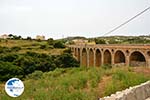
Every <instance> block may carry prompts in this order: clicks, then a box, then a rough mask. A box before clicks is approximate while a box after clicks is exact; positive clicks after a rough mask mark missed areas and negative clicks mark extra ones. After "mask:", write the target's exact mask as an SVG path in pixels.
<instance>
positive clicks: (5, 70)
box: [0, 61, 23, 81]
mask: <svg viewBox="0 0 150 100" xmlns="http://www.w3.org/2000/svg"><path fill="white" fill-rule="evenodd" d="M22 74H23V69H22V68H21V67H18V66H16V65H13V64H12V63H10V62H2V61H0V81H6V80H8V79H10V78H12V77H18V78H22V77H23V76H22Z"/></svg>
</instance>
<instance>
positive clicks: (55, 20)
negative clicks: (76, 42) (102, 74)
mask: <svg viewBox="0 0 150 100" xmlns="http://www.w3.org/2000/svg"><path fill="white" fill-rule="evenodd" d="M149 6H150V0H0V34H3V33H8V34H9V33H13V34H16V35H21V36H23V37H27V36H31V37H33V38H34V37H35V36H36V35H45V36H46V37H47V38H50V37H52V38H55V39H56V38H62V37H68V36H85V37H97V36H103V34H105V33H106V32H108V31H110V30H112V29H113V28H114V27H116V26H118V25H119V24H121V23H123V22H124V21H126V20H128V19H129V18H131V17H133V16H134V15H136V14H137V13H139V12H141V11H142V10H144V9H145V8H147V7H149ZM149 34H150V10H149V11H147V12H145V13H144V14H143V15H141V16H139V17H138V18H136V19H134V20H133V21H131V22H130V23H128V24H127V25H125V26H123V27H122V28H120V29H118V30H116V31H115V32H113V33H111V34H109V35H149Z"/></svg>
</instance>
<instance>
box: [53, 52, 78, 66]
mask: <svg viewBox="0 0 150 100" xmlns="http://www.w3.org/2000/svg"><path fill="white" fill-rule="evenodd" d="M54 62H55V64H56V65H57V67H59V68H68V67H79V62H78V61H77V60H76V59H75V58H74V57H73V56H72V55H71V54H69V53H64V54H62V55H59V56H57V57H56V59H55V60H54Z"/></svg>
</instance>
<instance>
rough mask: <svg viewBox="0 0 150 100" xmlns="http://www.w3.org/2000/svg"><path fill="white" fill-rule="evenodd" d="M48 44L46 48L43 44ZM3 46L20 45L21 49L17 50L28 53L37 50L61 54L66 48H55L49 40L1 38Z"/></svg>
mask: <svg viewBox="0 0 150 100" xmlns="http://www.w3.org/2000/svg"><path fill="white" fill-rule="evenodd" d="M43 45H44V46H46V47H45V48H44V49H42V48H41V46H43ZM0 46H1V47H8V48H13V47H19V48H21V50H19V51H17V53H26V52H29V51H31V52H37V53H45V54H52V55H60V54H61V53H62V52H63V51H64V49H55V48H53V46H51V45H48V44H47V41H40V42H38V41H36V40H1V41H0Z"/></svg>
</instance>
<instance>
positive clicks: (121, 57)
mask: <svg viewBox="0 0 150 100" xmlns="http://www.w3.org/2000/svg"><path fill="white" fill-rule="evenodd" d="M125 60H126V59H125V54H124V52H123V51H121V50H117V51H116V52H115V55H114V63H115V64H117V63H125Z"/></svg>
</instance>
